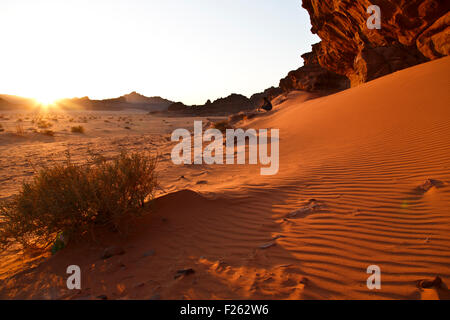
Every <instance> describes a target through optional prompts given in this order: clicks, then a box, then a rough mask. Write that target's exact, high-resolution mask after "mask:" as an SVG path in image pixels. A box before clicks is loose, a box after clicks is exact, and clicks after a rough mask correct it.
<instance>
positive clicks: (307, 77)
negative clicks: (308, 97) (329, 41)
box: [280, 43, 350, 92]
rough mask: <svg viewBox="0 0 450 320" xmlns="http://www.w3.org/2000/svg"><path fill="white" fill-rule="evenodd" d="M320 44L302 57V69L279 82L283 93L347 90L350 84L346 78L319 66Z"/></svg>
mask: <svg viewBox="0 0 450 320" xmlns="http://www.w3.org/2000/svg"><path fill="white" fill-rule="evenodd" d="M320 48H321V47H320V43H318V44H315V45H313V51H312V52H309V53H305V54H304V55H302V58H303V61H304V63H303V67H300V68H299V69H297V70H295V71H291V72H289V73H288V75H287V77H286V78H284V79H281V80H280V88H281V90H282V91H283V92H289V91H292V90H305V91H310V92H317V91H320V92H324V91H326V92H333V91H340V90H343V89H347V88H349V86H350V82H349V80H348V78H347V77H345V76H343V75H339V74H337V73H335V72H332V71H329V70H327V69H325V68H323V67H322V66H320V64H319V61H318V59H317V55H318V51H319V50H320Z"/></svg>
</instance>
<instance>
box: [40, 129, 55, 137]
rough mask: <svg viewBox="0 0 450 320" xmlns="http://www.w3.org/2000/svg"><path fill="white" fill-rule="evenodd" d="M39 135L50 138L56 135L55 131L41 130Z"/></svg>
mask: <svg viewBox="0 0 450 320" xmlns="http://www.w3.org/2000/svg"><path fill="white" fill-rule="evenodd" d="M39 133H41V134H44V135H46V136H50V137H53V136H54V135H55V132H54V131H53V130H41V131H40V132H39Z"/></svg>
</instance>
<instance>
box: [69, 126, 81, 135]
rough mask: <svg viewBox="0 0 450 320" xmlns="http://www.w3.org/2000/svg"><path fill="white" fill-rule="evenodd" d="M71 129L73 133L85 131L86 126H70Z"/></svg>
mask: <svg viewBox="0 0 450 320" xmlns="http://www.w3.org/2000/svg"><path fill="white" fill-rule="evenodd" d="M70 131H71V132H73V133H84V127H83V126H75V127H72V128H70Z"/></svg>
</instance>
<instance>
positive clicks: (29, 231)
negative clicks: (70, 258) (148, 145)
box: [0, 151, 158, 248]
mask: <svg viewBox="0 0 450 320" xmlns="http://www.w3.org/2000/svg"><path fill="white" fill-rule="evenodd" d="M156 165H157V157H152V156H150V155H147V154H139V153H127V152H125V151H124V152H122V153H121V154H120V155H118V156H117V157H115V158H113V159H112V160H109V161H108V160H106V159H105V158H103V157H101V156H94V157H93V159H91V161H89V162H88V163H87V164H85V165H76V164H74V163H73V162H72V161H71V160H70V156H68V157H67V161H65V162H63V163H61V164H57V165H55V166H54V167H43V168H42V169H40V170H39V171H38V173H37V174H36V175H35V177H34V179H33V180H32V181H31V182H29V183H24V184H23V186H22V189H21V191H20V193H19V194H18V195H16V196H14V197H13V198H11V199H9V200H3V201H1V202H0V246H2V247H3V248H5V247H8V246H10V245H11V244H12V243H17V242H19V243H21V244H22V245H23V246H24V247H37V248H47V247H48V246H49V245H50V244H52V243H54V242H55V239H57V238H58V235H61V234H64V236H65V237H67V238H69V239H81V238H82V237H83V238H85V237H89V236H90V237H91V239H95V238H94V227H95V226H98V225H100V226H110V227H112V228H113V229H114V230H117V231H119V232H120V233H122V234H123V233H124V229H123V228H124V226H126V225H127V223H128V222H130V221H132V220H133V219H132V218H134V217H137V216H139V215H141V214H142V213H143V212H144V208H145V201H146V200H150V199H152V198H153V196H154V193H155V190H156V188H157V187H158V183H157V177H156V174H155V168H156Z"/></svg>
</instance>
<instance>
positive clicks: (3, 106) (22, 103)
mask: <svg viewBox="0 0 450 320" xmlns="http://www.w3.org/2000/svg"><path fill="white" fill-rule="evenodd" d="M35 105H36V102H35V101H34V100H33V99H29V98H22V97H18V96H13V95H9V94H0V110H14V109H29V108H32V107H34V106H35Z"/></svg>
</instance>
